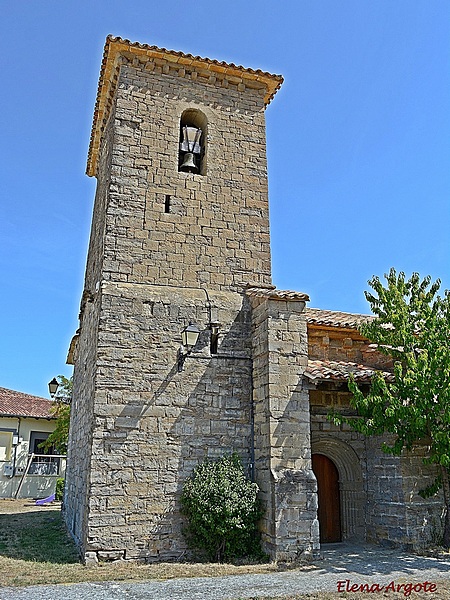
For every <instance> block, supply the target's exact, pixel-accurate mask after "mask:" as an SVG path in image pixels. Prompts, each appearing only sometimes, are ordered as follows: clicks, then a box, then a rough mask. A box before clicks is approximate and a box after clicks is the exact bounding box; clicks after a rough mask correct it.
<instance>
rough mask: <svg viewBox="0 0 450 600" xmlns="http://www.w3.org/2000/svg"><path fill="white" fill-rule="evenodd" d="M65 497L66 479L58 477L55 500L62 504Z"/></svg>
mask: <svg viewBox="0 0 450 600" xmlns="http://www.w3.org/2000/svg"><path fill="white" fill-rule="evenodd" d="M63 496H64V478H63V477H58V479H57V480H56V489H55V500H56V502H62V499H63Z"/></svg>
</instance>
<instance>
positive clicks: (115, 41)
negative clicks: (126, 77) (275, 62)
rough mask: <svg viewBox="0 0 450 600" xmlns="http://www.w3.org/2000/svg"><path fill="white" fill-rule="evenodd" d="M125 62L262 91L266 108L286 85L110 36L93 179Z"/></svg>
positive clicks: (276, 78) (90, 166)
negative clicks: (123, 62)
mask: <svg viewBox="0 0 450 600" xmlns="http://www.w3.org/2000/svg"><path fill="white" fill-rule="evenodd" d="M123 59H125V60H131V61H134V60H136V61H138V62H141V63H142V64H143V65H145V64H146V63H149V64H150V65H151V66H152V68H158V69H160V70H161V72H162V73H167V74H170V75H175V76H178V77H190V78H191V79H196V80H199V81H202V82H204V83H205V84H210V85H217V86H220V87H222V86H224V87H226V86H228V85H229V84H233V85H236V86H237V89H238V90H239V91H244V90H245V89H247V88H250V89H253V90H255V91H256V93H258V92H260V93H261V94H262V95H264V104H265V106H267V105H268V104H269V103H270V102H271V100H272V98H273V97H274V96H275V94H276V92H277V91H278V89H279V88H280V86H281V84H282V83H283V77H282V76H281V75H273V74H271V73H267V72H265V71H260V70H259V69H258V70H253V69H248V68H245V67H242V66H239V65H235V64H233V63H226V62H220V61H217V60H212V59H209V58H202V57H200V56H193V55H192V54H184V53H183V52H176V51H174V50H166V49H165V48H158V47H157V46H149V45H148V44H140V43H139V42H130V41H129V40H126V39H122V38H120V37H115V36H112V35H109V36H108V37H107V38H106V43H105V48H104V52H103V60H102V66H101V69H100V79H99V84H98V91H97V100H96V104H95V111H94V119H93V124H92V131H91V140H90V145H89V153H88V162H87V168H86V174H87V175H89V176H90V177H92V176H95V175H96V171H97V160H98V150H99V147H100V141H101V138H102V134H103V130H104V127H105V125H106V123H107V121H108V118H109V114H110V111H111V106H112V98H113V96H114V92H115V89H116V84H117V80H118V74H119V70H120V65H121V62H122V60H123Z"/></svg>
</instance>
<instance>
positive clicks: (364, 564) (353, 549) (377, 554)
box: [315, 543, 450, 576]
mask: <svg viewBox="0 0 450 600" xmlns="http://www.w3.org/2000/svg"><path fill="white" fill-rule="evenodd" d="M322 554H323V561H320V562H319V561H318V562H316V563H315V564H316V565H317V566H318V567H319V568H320V570H321V572H325V573H335V574H339V573H343V574H345V573H348V572H352V573H357V574H359V575H365V576H371V575H390V574H392V573H398V572H399V571H401V572H402V573H405V575H413V574H416V573H417V572H418V571H426V570H430V569H435V570H437V571H439V572H442V573H443V574H444V573H445V574H446V575H448V574H449V573H450V554H449V555H448V558H446V557H445V558H432V557H426V556H417V555H414V554H409V553H405V552H403V551H401V550H398V549H391V548H389V549H387V548H383V547H380V546H372V545H364V546H363V545H361V546H356V545H351V544H345V543H340V544H325V545H323V546H322Z"/></svg>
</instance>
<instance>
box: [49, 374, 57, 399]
mask: <svg viewBox="0 0 450 600" xmlns="http://www.w3.org/2000/svg"><path fill="white" fill-rule="evenodd" d="M58 388H59V383H58V381H57V380H56V377H53V379H52V380H51V381H50V382H49V384H48V391H49V393H50V397H51V398H54V397H55V394H56V392H57V391H58Z"/></svg>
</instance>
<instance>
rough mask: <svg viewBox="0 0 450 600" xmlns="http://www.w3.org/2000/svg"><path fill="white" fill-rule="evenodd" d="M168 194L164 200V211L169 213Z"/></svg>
mask: <svg viewBox="0 0 450 600" xmlns="http://www.w3.org/2000/svg"><path fill="white" fill-rule="evenodd" d="M170 204H171V202H170V196H166V199H165V200H164V212H165V213H170Z"/></svg>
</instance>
